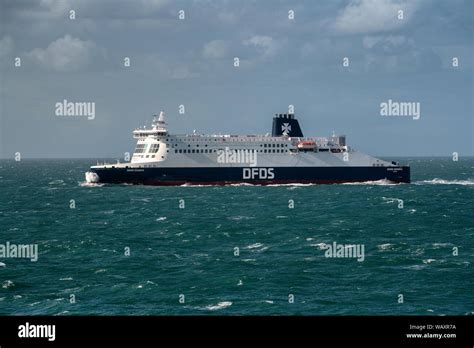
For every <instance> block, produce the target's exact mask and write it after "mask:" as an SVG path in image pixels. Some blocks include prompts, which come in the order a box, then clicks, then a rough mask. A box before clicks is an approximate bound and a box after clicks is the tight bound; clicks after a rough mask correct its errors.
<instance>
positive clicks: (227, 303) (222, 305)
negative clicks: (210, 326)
mask: <svg viewBox="0 0 474 348" xmlns="http://www.w3.org/2000/svg"><path fill="white" fill-rule="evenodd" d="M230 306H232V302H230V301H224V302H219V303H218V304H216V305H209V306H206V309H207V310H209V311H217V310H219V309H223V308H227V307H230Z"/></svg>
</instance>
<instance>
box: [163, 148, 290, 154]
mask: <svg viewBox="0 0 474 348" xmlns="http://www.w3.org/2000/svg"><path fill="white" fill-rule="evenodd" d="M221 151H223V150H222V149H221ZM244 151H245V150H244ZM250 151H251V152H262V153H283V152H288V150H285V149H272V150H256V151H255V150H250ZM167 152H169V150H168V151H167ZM212 152H217V150H213V149H200V150H199V149H196V150H195V149H184V150H181V149H179V150H178V149H175V150H174V153H212Z"/></svg>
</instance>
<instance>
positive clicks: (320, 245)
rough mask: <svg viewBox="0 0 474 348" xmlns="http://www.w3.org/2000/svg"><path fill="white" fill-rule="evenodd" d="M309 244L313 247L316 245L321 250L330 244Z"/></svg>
mask: <svg viewBox="0 0 474 348" xmlns="http://www.w3.org/2000/svg"><path fill="white" fill-rule="evenodd" d="M309 246H312V247H316V248H318V249H319V250H324V249H327V248H328V246H329V244H326V243H317V244H310V245H309Z"/></svg>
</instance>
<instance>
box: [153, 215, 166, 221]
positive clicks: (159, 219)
mask: <svg viewBox="0 0 474 348" xmlns="http://www.w3.org/2000/svg"><path fill="white" fill-rule="evenodd" d="M166 219H167V217H166V216H160V217H159V218H158V219H156V221H165V220H166Z"/></svg>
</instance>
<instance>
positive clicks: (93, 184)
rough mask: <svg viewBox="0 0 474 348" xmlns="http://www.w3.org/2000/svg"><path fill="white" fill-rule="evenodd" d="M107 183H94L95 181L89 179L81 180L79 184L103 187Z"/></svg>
mask: <svg viewBox="0 0 474 348" xmlns="http://www.w3.org/2000/svg"><path fill="white" fill-rule="evenodd" d="M104 185H105V184H100V183H94V182H87V181H82V182H79V186H81V187H102V186H104Z"/></svg>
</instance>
